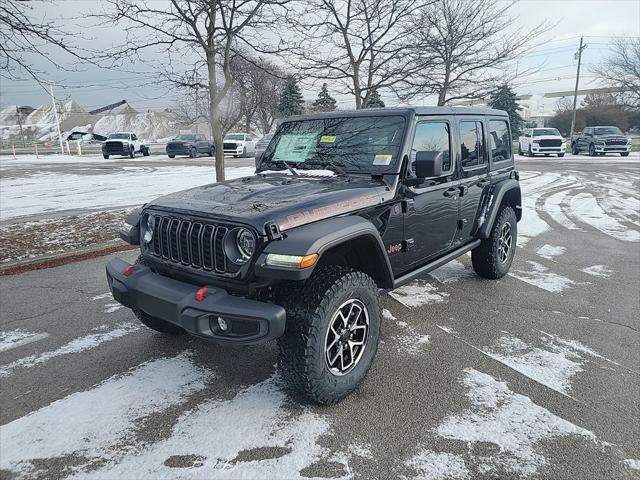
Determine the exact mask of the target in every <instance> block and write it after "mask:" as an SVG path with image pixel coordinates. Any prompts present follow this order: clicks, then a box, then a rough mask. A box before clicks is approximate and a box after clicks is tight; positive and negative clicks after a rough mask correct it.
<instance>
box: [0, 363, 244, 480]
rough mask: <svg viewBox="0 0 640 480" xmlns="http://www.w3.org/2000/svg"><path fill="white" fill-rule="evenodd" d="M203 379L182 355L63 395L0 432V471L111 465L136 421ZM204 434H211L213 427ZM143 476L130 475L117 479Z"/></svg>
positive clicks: (197, 387) (176, 401)
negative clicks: (55, 461)
mask: <svg viewBox="0 0 640 480" xmlns="http://www.w3.org/2000/svg"><path fill="white" fill-rule="evenodd" d="M204 376H205V374H204V371H203V370H202V369H200V368H198V367H196V366H195V365H194V364H193V363H192V362H191V360H190V359H189V357H188V356H187V355H185V354H182V355H178V356H177V357H174V358H165V359H160V360H154V361H151V362H147V363H143V364H142V365H140V366H138V367H137V368H136V369H135V370H133V371H131V372H129V373H127V374H125V375H123V376H115V377H112V378H110V379H108V380H106V381H104V382H102V383H101V384H100V385H98V386H97V387H95V388H93V389H91V390H87V391H84V392H77V393H74V394H72V395H69V396H68V397H65V398H63V399H62V400H58V401H56V402H54V403H52V404H51V405H48V406H46V407H43V408H41V409H39V410H36V411H34V412H32V413H30V414H28V415H26V416H24V417H22V418H19V419H17V420H14V421H13V422H10V423H8V424H6V425H3V426H1V427H0V435H1V436H2V455H0V468H2V469H6V470H10V471H12V472H14V473H17V474H20V475H21V476H23V477H31V476H32V475H33V473H34V472H35V471H36V462H35V461H36V460H38V459H47V458H49V459H50V458H56V457H62V456H66V455H74V456H77V458H78V459H79V464H78V465H77V466H76V467H73V468H74V470H76V471H81V470H82V469H83V468H84V467H86V466H89V465H92V464H97V463H99V462H102V461H108V462H109V461H113V460H114V459H115V458H117V456H118V455H120V454H122V453H123V450H121V449H120V448H119V445H121V444H122V443H123V442H124V441H125V440H127V439H128V438H130V437H131V435H132V433H133V431H134V429H135V428H136V426H137V425H139V422H140V420H142V419H143V418H144V417H146V416H148V415H151V414H154V413H157V412H159V411H161V410H163V409H166V408H169V407H171V406H173V405H177V404H180V403H182V402H183V401H184V400H185V398H186V397H187V396H188V395H190V394H191V393H193V392H195V391H198V390H202V389H203V388H204V382H203V378H204ZM238 418H242V417H238ZM230 420H231V419H230ZM207 428H211V431H212V432H215V431H216V430H217V428H218V427H217V426H216V425H215V424H214V425H210V424H209V426H208V427H207ZM203 440H204V439H203ZM174 473H175V472H174ZM143 476H144V475H136V474H135V473H134V472H133V471H131V472H129V473H127V474H125V475H123V476H122V477H121V478H133V477H137V478H142V477H143ZM103 478H104V476H103Z"/></svg>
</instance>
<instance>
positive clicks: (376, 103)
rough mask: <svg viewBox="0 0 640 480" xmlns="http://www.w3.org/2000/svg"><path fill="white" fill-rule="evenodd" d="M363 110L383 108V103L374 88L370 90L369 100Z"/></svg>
mask: <svg viewBox="0 0 640 480" xmlns="http://www.w3.org/2000/svg"><path fill="white" fill-rule="evenodd" d="M364 108H384V102H383V101H382V99H381V98H380V94H379V93H378V90H376V89H375V88H374V89H372V90H371V95H369V100H367V104H366V105H365V106H364Z"/></svg>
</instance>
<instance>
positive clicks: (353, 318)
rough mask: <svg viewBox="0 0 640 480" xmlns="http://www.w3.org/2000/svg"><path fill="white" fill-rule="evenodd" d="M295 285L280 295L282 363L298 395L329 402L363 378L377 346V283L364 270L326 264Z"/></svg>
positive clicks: (290, 385)
mask: <svg viewBox="0 0 640 480" xmlns="http://www.w3.org/2000/svg"><path fill="white" fill-rule="evenodd" d="M297 288H299V289H300V290H299V291H297V292H295V295H294V294H292V292H291V289H290V288H289V289H288V291H287V292H284V293H283V295H282V298H283V300H284V302H283V303H284V304H285V306H286V309H287V327H286V329H285V333H284V335H283V336H282V337H281V338H280V339H279V340H278V346H279V349H280V357H279V361H278V363H279V367H280V370H281V372H282V376H283V378H284V379H285V381H286V382H287V384H288V386H289V387H290V388H292V390H293V391H294V392H295V393H296V394H299V395H302V396H303V397H305V398H307V399H310V400H313V401H315V402H318V403H321V404H325V405H330V404H333V403H336V402H338V401H340V400H342V399H343V398H344V397H346V396H347V395H349V394H350V393H351V392H353V391H354V390H355V389H356V387H357V386H358V385H359V384H360V383H361V382H362V380H364V378H365V376H366V375H367V372H368V371H369V367H370V366H371V363H372V362H373V357H374V356H375V354H376V352H377V350H378V341H379V338H380V323H381V320H382V309H381V307H380V297H379V293H378V287H377V285H376V284H375V282H374V281H373V280H372V279H371V277H369V276H368V275H366V274H364V273H362V272H359V271H355V270H351V269H348V268H345V267H338V266H327V267H319V268H318V269H317V270H316V271H315V272H314V273H313V276H312V277H311V278H310V279H309V280H308V281H307V282H305V283H304V284H303V285H300V286H298V287H297Z"/></svg>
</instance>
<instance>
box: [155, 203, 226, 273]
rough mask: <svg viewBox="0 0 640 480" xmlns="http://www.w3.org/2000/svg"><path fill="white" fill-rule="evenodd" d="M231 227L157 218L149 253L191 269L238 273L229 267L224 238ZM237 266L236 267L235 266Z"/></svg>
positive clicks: (162, 217) (163, 217) (164, 217)
mask: <svg viewBox="0 0 640 480" xmlns="http://www.w3.org/2000/svg"><path fill="white" fill-rule="evenodd" d="M227 231H229V227H227V226H224V225H215V224H209V223H201V222H194V221H191V220H186V219H178V218H172V217H166V216H159V215H157V216H156V221H155V226H154V230H153V240H152V242H151V244H150V245H149V246H148V247H147V251H148V252H149V253H150V254H152V255H153V256H155V257H158V258H162V259H164V260H166V261H168V262H171V263H175V264H181V265H184V266H187V267H190V268H195V269H202V270H206V271H215V272H216V273H221V274H225V273H235V272H237V271H238V268H232V267H231V265H229V264H227V257H226V255H225V253H224V245H223V242H224V236H225V234H226V233H227ZM234 267H235V266H234Z"/></svg>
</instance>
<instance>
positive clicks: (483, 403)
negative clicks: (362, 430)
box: [436, 368, 596, 478]
mask: <svg viewBox="0 0 640 480" xmlns="http://www.w3.org/2000/svg"><path fill="white" fill-rule="evenodd" d="M463 383H464V386H465V387H466V388H467V398H468V399H469V401H470V402H471V407H470V408H469V409H468V410H466V411H464V412H462V413H460V414H457V415H451V416H449V417H447V418H446V419H445V420H444V421H443V422H442V423H441V424H440V425H439V426H438V427H437V429H436V433H437V434H438V435H440V436H441V437H444V438H451V439H456V440H461V441H463V442H467V443H469V444H473V443H479V442H487V443H491V444H494V445H496V447H497V451H495V452H494V453H492V454H491V455H486V456H484V455H479V456H477V457H476V458H474V459H473V460H474V463H477V464H479V470H480V472H481V473H482V474H483V475H486V476H487V477H493V476H495V475H496V474H499V473H500V472H504V471H506V472H508V473H510V474H511V475H514V476H516V477H518V476H529V475H534V474H535V473H536V472H537V471H538V469H539V468H540V467H542V466H544V465H545V464H546V459H545V457H544V456H543V455H542V454H540V453H538V452H537V451H536V445H537V443H538V442H540V441H542V440H546V439H549V438H553V437H561V436H578V437H584V438H585V439H588V440H591V441H596V437H595V435H594V434H593V433H592V432H590V431H589V430H586V429H584V428H581V427H578V426H577V425H574V424H573V423H571V422H569V421H567V420H564V419H563V418H560V417H558V416H556V415H554V414H553V413H551V412H550V411H548V410H547V409H545V408H543V407H541V406H539V405H537V404H535V403H533V402H532V401H531V399H529V398H528V397H526V396H524V395H521V394H518V393H514V392H513V391H511V390H510V389H509V387H507V384H506V383H505V382H501V381H499V380H496V379H495V378H493V377H492V376H490V375H488V374H486V373H483V372H479V371H477V370H474V369H472V368H468V369H466V370H465V371H464V380H463ZM469 451H470V452H472V451H473V448H472V446H471V445H470V447H469ZM456 464H457V465H458V466H460V465H461V464H460V459H458V460H456ZM458 471H461V470H460V469H458ZM445 478H447V477H445ZM453 478H456V477H453ZM461 478H464V477H461Z"/></svg>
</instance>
